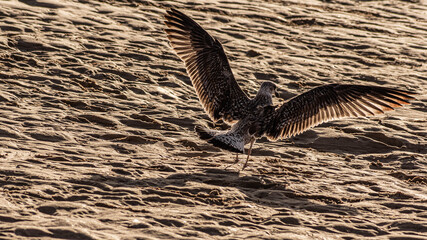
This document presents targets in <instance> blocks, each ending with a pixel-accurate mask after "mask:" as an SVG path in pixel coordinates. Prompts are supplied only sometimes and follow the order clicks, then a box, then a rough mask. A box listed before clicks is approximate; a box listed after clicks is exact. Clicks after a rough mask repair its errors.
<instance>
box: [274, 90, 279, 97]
mask: <svg viewBox="0 0 427 240" xmlns="http://www.w3.org/2000/svg"><path fill="white" fill-rule="evenodd" d="M277 90H279V89H276V90H274V96H276V97H280V96H279V93H278V92H277Z"/></svg>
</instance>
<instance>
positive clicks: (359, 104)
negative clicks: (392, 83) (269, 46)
mask: <svg viewBox="0 0 427 240" xmlns="http://www.w3.org/2000/svg"><path fill="white" fill-rule="evenodd" d="M165 18H166V22H165V23H166V25H167V26H168V28H167V29H165V31H166V33H167V35H168V38H169V40H170V42H171V46H172V48H173V49H174V50H175V52H176V53H177V54H178V56H179V57H180V58H181V59H182V60H183V61H184V62H185V65H186V68H187V72H188V74H189V75H190V78H191V81H192V83H193V85H194V88H195V89H196V92H197V95H198V97H199V99H200V101H201V103H202V105H203V107H204V108H205V110H206V112H207V113H208V114H209V116H210V117H211V119H212V120H214V121H216V120H219V119H223V120H225V121H226V122H234V121H237V123H235V124H233V125H232V127H231V129H230V130H229V131H216V130H210V129H206V128H203V127H197V129H196V130H197V132H198V133H199V136H200V137H201V138H202V139H206V140H208V141H209V142H210V143H212V144H214V145H215V146H218V147H220V148H223V149H226V150H230V151H234V152H244V146H245V145H246V144H248V143H251V145H250V146H251V147H250V148H249V150H248V158H247V160H248V159H249V155H250V151H251V148H252V144H253V142H254V141H255V139H256V138H259V137H262V136H267V137H268V138H269V139H270V140H277V139H281V138H287V137H291V136H295V135H297V134H300V133H302V132H304V131H306V130H307V129H309V128H311V127H314V126H317V125H319V124H321V123H323V122H327V121H331V120H335V119H340V118H344V117H360V116H370V115H374V114H378V113H384V112H385V111H390V110H393V109H394V108H397V107H401V106H402V105H404V104H409V100H411V99H413V97H411V96H410V95H413V94H414V93H411V92H408V91H403V90H397V89H392V88H385V87H376V86H363V85H340V84H329V85H323V86H320V87H316V88H314V89H312V90H310V91H307V92H305V93H303V94H301V95H299V96H296V97H294V98H292V99H290V100H288V101H287V102H285V103H284V104H283V105H282V106H280V107H276V106H273V101H272V95H273V94H274V92H275V90H276V85H275V84H274V83H272V82H263V83H262V84H261V87H260V89H259V91H258V93H257V95H256V96H255V97H254V98H252V99H249V98H248V97H247V96H246V95H245V94H244V93H243V91H242V90H241V89H240V87H239V86H238V84H237V82H236V80H235V79H234V77H233V74H232V72H231V69H230V65H229V63H228V60H227V57H226V55H225V53H224V50H223V48H222V46H221V44H220V43H219V41H218V40H216V39H215V38H213V37H211V36H210V35H209V34H208V33H207V32H206V31H205V30H204V29H203V28H202V27H201V26H200V25H199V24H197V23H196V22H195V21H193V20H192V19H191V18H190V17H188V16H186V15H185V14H183V13H181V12H179V11H177V10H175V9H171V10H169V11H167V14H166V15H165ZM247 160H246V163H245V164H244V166H243V167H245V166H246V164H247Z"/></svg>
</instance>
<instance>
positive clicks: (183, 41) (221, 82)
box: [165, 9, 249, 122]
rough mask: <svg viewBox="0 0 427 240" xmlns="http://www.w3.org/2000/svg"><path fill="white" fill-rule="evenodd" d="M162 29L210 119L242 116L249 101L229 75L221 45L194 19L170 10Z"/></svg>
mask: <svg viewBox="0 0 427 240" xmlns="http://www.w3.org/2000/svg"><path fill="white" fill-rule="evenodd" d="M165 18H166V21H165V24H166V25H167V26H168V28H166V29H165V32H166V33H167V36H168V38H169V41H170V43H171V46H172V48H173V49H174V50H175V52H176V53H177V55H178V56H179V57H180V58H181V59H182V60H183V61H184V62H185V66H186V68H187V72H188V75H190V78H191V82H192V83H193V86H194V88H195V89H196V93H197V96H198V97H199V100H200V101H201V103H202V105H203V107H204V108H205V111H206V112H207V113H208V114H209V117H210V118H211V119H212V120H214V121H217V120H219V119H223V120H225V121H226V122H233V121H236V120H240V119H241V118H242V117H244V116H245V112H244V111H245V110H246V106H247V104H248V102H249V98H248V97H247V96H246V94H245V93H244V92H243V91H242V89H240V87H239V85H238V84H237V82H236V80H235V79H234V76H233V73H232V72H231V68H230V65H229V63H228V60H227V56H226V55H225V53H224V49H223V48H222V45H221V43H220V42H219V41H218V40H217V39H215V38H213V37H212V36H211V35H209V33H207V32H206V31H205V30H204V29H203V28H202V27H201V26H200V25H199V24H197V23H196V22H195V21H194V20H193V19H191V18H190V17H188V16H187V15H185V14H183V13H182V12H180V11H178V10H176V9H171V10H168V11H167V14H166V15H165Z"/></svg>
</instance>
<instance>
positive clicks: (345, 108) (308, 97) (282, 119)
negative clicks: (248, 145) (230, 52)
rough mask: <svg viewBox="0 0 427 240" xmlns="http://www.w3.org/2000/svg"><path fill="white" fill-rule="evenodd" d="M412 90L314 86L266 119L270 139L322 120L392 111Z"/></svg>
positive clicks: (400, 104)
mask: <svg viewBox="0 0 427 240" xmlns="http://www.w3.org/2000/svg"><path fill="white" fill-rule="evenodd" d="M412 94H413V93H411V92H407V91H402V90H396V89H391V88H384V87H374V86H360V85H339V84H330V85H324V86H320V87H317V88H314V89H312V90H310V91H308V92H305V93H303V94H301V95H299V96H296V97H294V98H293V99H291V100H289V101H288V102H286V103H284V104H283V105H282V106H281V107H280V108H278V109H277V110H276V111H275V112H274V113H272V114H270V115H269V116H266V118H265V119H264V120H263V122H264V123H263V125H264V128H265V129H264V131H265V135H266V136H267V137H268V138H270V139H273V140H275V139H278V138H286V137H291V136H295V135H297V134H300V133H302V132H304V131H305V130H307V129H309V128H311V127H314V126H317V125H319V124H321V123H323V122H327V121H331V120H334V119H340V118H344V117H359V116H368V115H374V114H377V113H383V112H385V111H389V110H393V109H394V108H396V107H400V106H402V105H403V104H409V102H408V101H407V100H410V99H414V98H413V97H411V96H409V95H412Z"/></svg>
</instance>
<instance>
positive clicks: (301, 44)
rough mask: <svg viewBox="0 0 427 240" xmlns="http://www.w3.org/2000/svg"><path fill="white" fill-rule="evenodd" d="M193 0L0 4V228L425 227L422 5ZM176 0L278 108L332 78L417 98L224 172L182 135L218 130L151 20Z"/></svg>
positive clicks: (376, 232)
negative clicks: (268, 89) (276, 91)
mask: <svg viewBox="0 0 427 240" xmlns="http://www.w3.org/2000/svg"><path fill="white" fill-rule="evenodd" d="M197 2H198V3H186V2H185V1H143V0H142V1H133V0H124V1H113V0H104V1H95V0H80V1H77V0H76V1H71V0H69V1H54V0H31V1H29V0H20V1H16V0H12V1H0V19H1V20H0V29H1V31H0V49H1V51H0V54H1V58H0V70H1V71H0V74H1V77H0V159H1V165H0V184H1V185H0V186H1V187H0V191H1V194H0V238H1V239H27V238H30V239H46V238H67V239H242V238H246V239H363V238H371V239H394V240H396V239H426V238H427V160H426V154H427V141H426V138H427V115H426V112H427V65H426V62H427V44H426V43H427V14H426V13H427V3H426V1H349V0H332V1H280V0H270V1H259V0H257V1H239V2H241V3H238V1H197ZM171 6H173V7H176V8H178V9H180V10H182V11H184V12H185V13H187V14H189V15H191V16H193V17H194V18H195V19H196V20H197V21H198V22H199V23H200V24H202V25H203V26H204V27H205V28H206V29H208V30H209V31H210V33H211V34H212V35H214V36H216V37H218V38H219V39H220V40H221V41H222V43H223V45H224V48H225V50H226V53H227V55H228V57H229V59H230V61H231V66H232V69H233V71H234V74H235V76H236V78H237V79H238V80H239V84H240V86H241V87H242V89H243V90H244V91H245V92H246V93H248V94H249V95H251V96H253V94H254V93H255V92H256V90H257V89H258V87H259V86H260V83H261V82H262V81H263V80H270V81H273V82H275V83H277V85H278V86H279V87H280V88H281V90H280V96H281V98H282V99H280V98H276V99H275V101H276V103H277V104H280V103H281V102H283V101H284V100H283V99H287V98H289V97H292V96H294V95H296V94H299V93H302V92H304V91H306V90H308V89H310V88H313V87H315V86H319V85H321V84H326V83H347V84H349V83H353V84H368V85H380V86H388V87H396V88H399V89H403V90H410V91H414V92H417V93H418V95H417V96H416V98H417V100H414V101H412V104H411V105H410V106H405V107H403V108H400V109H398V110H396V111H393V112H388V113H387V114H385V115H379V116H375V117H370V118H359V119H348V120H342V121H335V122H331V123H327V124H323V125H321V126H319V127H317V128H315V129H312V130H309V131H307V132H306V133H304V134H302V135H300V136H297V137H294V138H292V139H286V140H282V141H279V142H268V141H267V140H265V139H261V140H260V141H258V142H257V143H256V144H255V146H254V151H253V155H254V156H253V157H252V158H251V161H250V163H249V166H248V167H247V169H245V170H244V171H243V172H240V173H237V172H236V169H229V170H225V167H226V166H227V165H228V164H230V163H231V162H232V161H233V158H234V155H233V154H231V153H228V152H224V151H222V150H220V149H217V148H215V147H212V146H210V145H209V144H207V143H205V142H203V141H201V140H199V139H198V137H197V135H196V133H195V132H194V131H193V129H194V127H195V125H197V124H205V125H210V126H213V125H212V123H211V121H210V120H209V119H208V117H207V115H206V114H205V113H204V111H203V109H202V107H201V105H200V104H199V102H198V100H197V97H196V94H195V92H194V90H193V88H192V86H191V83H190V80H189V78H188V77H187V74H186V72H185V69H184V65H183V63H182V62H181V61H180V60H179V58H178V57H177V56H176V55H175V54H174V53H173V51H172V49H171V48H170V47H169V45H168V42H167V39H166V35H165V34H164V32H163V31H162V29H163V27H164V26H163V17H162V15H163V13H164V12H165V9H167V8H169V7H171ZM216 127H217V128H224V127H226V126H225V125H223V124H222V125H221V124H219V125H217V126H216ZM241 158H243V156H241Z"/></svg>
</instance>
